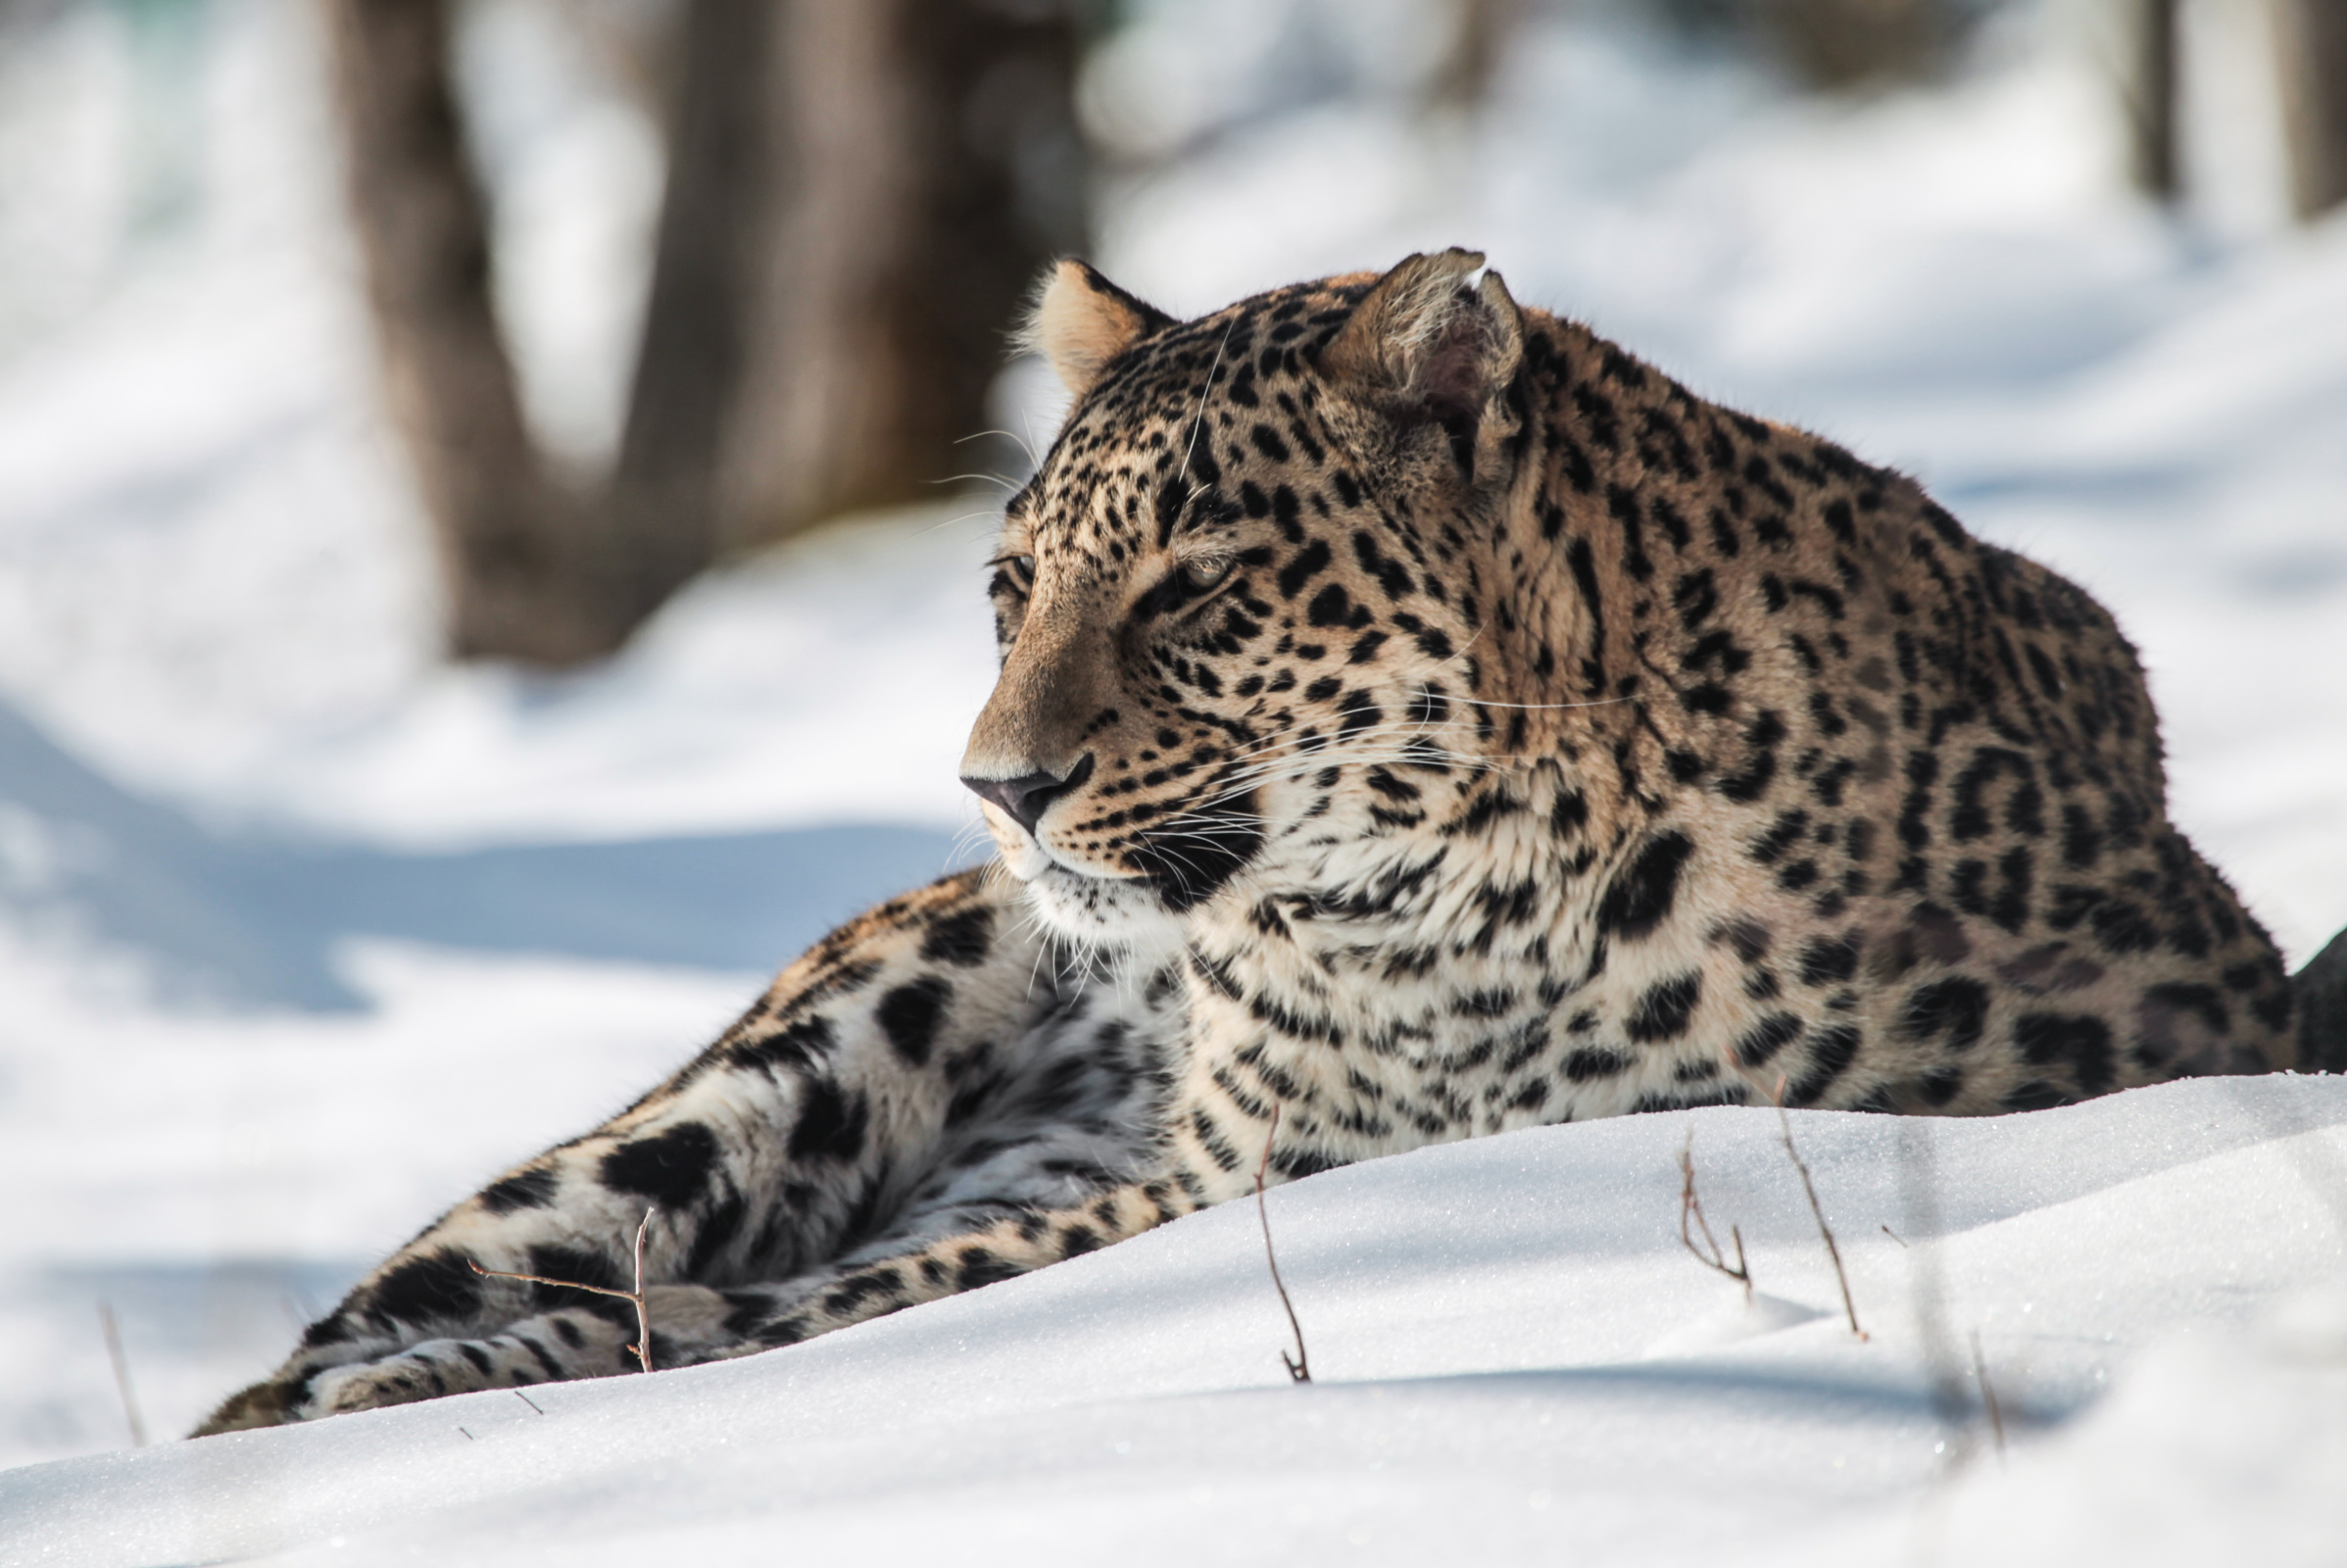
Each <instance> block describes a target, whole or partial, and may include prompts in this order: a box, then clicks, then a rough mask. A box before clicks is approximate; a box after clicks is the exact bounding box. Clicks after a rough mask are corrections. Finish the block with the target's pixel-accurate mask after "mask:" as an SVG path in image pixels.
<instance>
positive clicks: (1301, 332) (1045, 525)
mask: <svg viewBox="0 0 2347 1568" xmlns="http://www.w3.org/2000/svg"><path fill="white" fill-rule="evenodd" d="M1482 261H1483V258H1482V257H1480V256H1477V255H1474V254H1472V253H1470V252H1465V251H1457V250H1453V251H1448V252H1445V253H1443V254H1442V255H1439V256H1414V257H1411V258H1410V259H1409V260H1407V261H1405V262H1403V263H1402V264H1401V265H1400V266H1398V267H1396V268H1394V270H1392V271H1391V272H1388V273H1386V274H1385V275H1384V276H1383V277H1377V276H1374V275H1369V274H1362V275H1358V276H1353V277H1341V278H1332V279H1329V280H1327V281H1325V282H1320V283H1311V284H1302V285H1298V286H1296V287H1293V288H1286V289H1280V290H1276V291H1274V292H1272V293H1268V294H1262V295H1257V296H1256V297H1254V298H1252V299H1248V300H1246V301H1243V302H1241V303H1240V304H1237V305H1234V306H1231V307H1230V308H1229V309H1227V310H1223V311H1219V312H1216V313H1215V314H1213V315H1211V316H1207V317H1204V318H1202V319H1198V320H1195V321H1189V322H1181V321H1177V320H1175V319H1172V318H1171V317H1169V316H1167V315H1165V314H1164V313H1162V312H1160V311H1157V310H1155V309H1153V308H1152V307H1150V306H1149V305H1146V304H1144V303H1143V302H1141V301H1140V300H1138V299H1135V298H1134V297H1133V296H1131V295H1130V294H1127V293H1125V292H1124V291H1123V290H1121V289H1119V288H1117V287H1116V286H1115V285H1113V284H1111V283H1109V282H1108V281H1107V280H1106V279H1105V278H1103V277H1101V276H1100V274H1099V273H1098V272H1096V271H1094V270H1092V269H1091V268H1089V267H1087V266H1085V265H1083V264H1082V263H1078V262H1063V263H1060V264H1059V265H1058V266H1057V267H1056V268H1054V269H1053V270H1051V272H1050V273H1049V274H1047V277H1046V279H1045V285H1044V288H1043V290H1042V293H1041V295H1040V303H1039V304H1038V307H1037V309H1036V312H1035V317H1034V319H1033V323H1032V326H1031V340H1032V341H1033V342H1034V343H1035V345H1036V346H1037V347H1038V348H1040V349H1041V350H1042V352H1043V353H1044V354H1045V355H1046V357H1047V358H1048V359H1049V360H1050V361H1051V364H1052V365H1053V366H1054V368H1056V369H1057V370H1058V372H1059V375H1060V376H1061V378H1062V379H1063V380H1064V381H1065V382H1066V383H1067V385H1068V388H1069V390H1070V391H1071V392H1072V393H1073V394H1074V403H1073V405H1072V407H1071V409H1070V411H1069V414H1068V417H1067V419H1066V422H1065V424H1064V426H1063V427H1062V428H1061V430H1060V432H1059V435H1058V438H1057V440H1056V441H1055V442H1054V443H1053V445H1052V447H1051V453H1050V454H1049V456H1048V457H1047V458H1046V459H1045V461H1044V463H1043V465H1042V467H1041V468H1040V470H1039V471H1038V472H1037V474H1036V475H1035V478H1034V479H1033V481H1032V482H1030V483H1029V484H1028V485H1027V486H1026V488H1025V489H1023V490H1022V491H1021V492H1020V493H1019V494H1018V495H1017V496H1016V497H1015V498H1014V499H1013V500H1012V501H1011V502H1010V504H1009V506H1008V507H1007V509H1006V511H1005V514H1004V517H1003V525H1002V544H1001V547H1000V550H999V552H998V555H997V558H996V560H995V562H994V577H993V581H992V585H991V588H990V592H991V593H992V595H993V599H994V604H995V614H996V625H997V630H998V636H999V641H1000V646H1001V652H1002V674H1001V677H1000V679H999V681H998V683H997V685H996V687H995V691H994V695H993V697H992V699H991V700H990V701H989V702H988V704H987V706H986V709H985V711H984V712H983V713H981V714H980V716H979V719H978V722H977V726H976V728H975V730H974V731H973V733H972V735H971V737H970V744H969V750H968V753H967V754H966V756H965V757H964V759H963V761H962V774H963V778H964V782H966V783H967V784H968V785H969V786H970V788H971V789H972V790H974V791H976V792H977V794H978V795H979V796H980V797H981V798H982V799H983V801H984V802H985V811H986V818H987V823H988V826H989V827H990V828H991V829H992V830H993V833H994V836H995V840H996V843H997V844H998V845H999V846H1000V847H1001V849H1002V856H1003V858H1004V860H1005V862H1006V863H1007V864H1008V866H1009V869H1010V870H1011V871H1012V873H1013V874H1015V875H1016V876H1018V877H1019V878H1020V879H1021V880H1022V881H1024V882H1026V883H1027V884H1028V886H1029V888H1030V890H1031V893H1032V895H1033V898H1034V902H1035V904H1036V907H1038V908H1039V909H1040V910H1041V911H1042V913H1043V915H1044V917H1045V919H1046V920H1047V921H1048V922H1049V923H1050V924H1051V925H1052V926H1053V927H1055V928H1057V929H1059V930H1060V931H1061V932H1063V933H1064V934H1067V935H1071V936H1077V937H1081V938H1086V939H1090V940H1096V941H1102V940H1104V941H1111V942H1114V941H1122V940H1131V939H1135V938H1138V937H1142V936H1144V935H1146V934H1149V932H1151V931H1152V930H1155V931H1159V932H1162V931H1165V930H1166V929H1168V928H1169V927H1170V926H1171V925H1173V924H1175V923H1178V922H1179V921H1180V920H1181V919H1182V918H1183V917H1184V916H1186V915H1187V914H1188V913H1189V912H1190V911H1192V910H1194V909H1198V908H1199V907H1202V906H1205V905H1206V904H1208V903H1209V901H1215V900H1218V899H1225V898H1241V899H1249V900H1252V899H1259V898H1262V897H1265V896H1281V895H1288V896H1303V897H1311V896H1319V895H1326V894H1331V893H1339V894H1341V892H1342V890H1343V888H1344V887H1345V884H1346V883H1347V882H1348V881H1350V880H1352V879H1354V878H1355V877H1357V876H1362V875H1368V874H1372V870H1373V867H1374V865H1375V864H1376V863H1378V861H1379V846H1380V845H1381V844H1384V845H1392V844H1394V843H1395V842H1396V841H1399V840H1404V839H1406V838H1407V837H1408V836H1409V835H1410V834H1411V833H1413V832H1414V831H1431V829H1429V828H1428V827H1427V823H1428V819H1429V816H1430V814H1431V812H1432V811H1434V810H1439V809H1441V807H1442V805H1443V804H1446V803H1447V802H1448V801H1449V800H1450V799H1452V798H1453V797H1454V794H1455V792H1456V791H1457V790H1458V788H1459V787H1460V786H1461V784H1462V782H1463V776H1462V773H1461V767H1462V765H1472V759H1473V758H1474V756H1475V755H1476V754H1477V753H1478V751H1479V749H1480V748H1481V747H1482V745H1483V743H1484V740H1485V738H1486V736H1487V735H1488V732H1489V730H1490V724H1491V720H1490V710H1489V708H1488V706H1487V705H1483V704H1479V703H1476V702H1472V701H1469V700H1468V699H1469V698H1470V697H1471V695H1472V694H1473V692H1474V690H1475V688H1476V686H1477V683H1478V680H1479V675H1478V664H1477V662H1478V659H1479V655H1480V654H1488V650H1479V649H1478V647H1477V643H1478V640H1479V635H1480V633H1481V631H1482V626H1481V616H1480V613H1479V609H1478V604H1479V600H1480V601H1481V602H1482V603H1484V604H1487V605H1488V604H1489V603H1490V602H1491V594H1492V590H1493V589H1494V588H1495V587H1496V586H1497V585H1496V584H1495V583H1494V582H1493V580H1492V578H1493V576H1494V575H1495V572H1497V571H1504V569H1505V564H1504V562H1501V561H1497V560H1496V558H1497V552H1496V551H1493V550H1492V549H1491V545H1490V541H1491V532H1492V529H1493V527H1494V526H1495V518H1496V516H1497V514H1498V513H1499V512H1500V510H1501V509H1503V508H1504V507H1506V506H1508V505H1509V500H1508V498H1509V496H1510V494H1511V492H1512V490H1513V488H1514V485H1515V478H1516V473H1517V469H1518V467H1519V466H1520V462H1521V457H1522V454H1521V451H1520V448H1521V441H1520V440H1519V436H1520V434H1521V432H1522V431H1523V429H1524V422H1525V420H1524V414H1523V411H1522V408H1521V406H1520V398H1519V396H1518V395H1517V393H1516V392H1515V383H1516V380H1517V374H1518V370H1519V368H1520V366H1521V364H1522V360H1523V323H1522V319H1521V318H1520V316H1519V314H1518V311H1517V308H1516V305H1515V303H1514V302H1513V301H1512V300H1511V299H1510V298H1509V297H1508V293H1507V290H1506V288H1505V286H1504V285H1503V284H1502V283H1501V282H1500V280H1499V277H1498V275H1497V274H1496V273H1491V272H1487V273H1485V274H1484V276H1483V278H1482V281H1481V283H1480V285H1478V286H1475V287H1469V286H1468V284H1467V281H1466V280H1467V278H1468V277H1469V275H1470V274H1472V273H1473V272H1474V271H1475V270H1476V269H1477V268H1479V267H1480V266H1481V265H1482ZM1388 858H1390V856H1389V857H1388Z"/></svg>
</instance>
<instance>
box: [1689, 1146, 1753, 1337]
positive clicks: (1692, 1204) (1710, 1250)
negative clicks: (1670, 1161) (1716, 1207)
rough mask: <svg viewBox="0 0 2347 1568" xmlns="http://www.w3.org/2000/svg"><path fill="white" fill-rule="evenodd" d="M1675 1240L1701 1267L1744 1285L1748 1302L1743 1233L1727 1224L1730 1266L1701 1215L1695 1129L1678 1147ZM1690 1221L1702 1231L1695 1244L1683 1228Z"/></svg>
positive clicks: (1748, 1269) (1749, 1272)
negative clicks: (1699, 1242)
mask: <svg viewBox="0 0 2347 1568" xmlns="http://www.w3.org/2000/svg"><path fill="white" fill-rule="evenodd" d="M1679 1174H1680V1178H1681V1181H1680V1185H1679V1243H1680V1245H1681V1246H1682V1247H1685V1248H1686V1249H1687V1251H1688V1252H1690V1253H1692V1254H1693V1256H1694V1259H1695V1261H1696V1262H1698V1263H1700V1264H1702V1265H1703V1266H1704V1267H1705V1268H1708V1269H1716V1270H1718V1271H1719V1272H1720V1273H1722V1274H1725V1275H1727V1276H1728V1277H1729V1278H1730V1279H1732V1280H1734V1281H1736V1284H1738V1285H1740V1286H1742V1287H1743V1288H1744V1304H1745V1305H1746V1306H1750V1305H1751V1304H1752V1269H1751V1265H1750V1264H1748V1263H1746V1262H1745V1261H1744V1233H1743V1232H1742V1231H1741V1230H1739V1229H1737V1228H1736V1226H1734V1225H1731V1226H1729V1227H1728V1239H1729V1240H1730V1241H1732V1242H1734V1243H1735V1244H1736V1262H1735V1264H1734V1265H1733V1266H1732V1265H1731V1264H1730V1263H1729V1261H1728V1254H1727V1253H1725V1252H1723V1251H1721V1250H1720V1242H1719V1238H1718V1237H1716V1236H1714V1235H1712V1234H1711V1221H1709V1220H1707V1219H1705V1218H1704V1217H1703V1200H1702V1199H1700V1198H1698V1197H1696V1196H1695V1129H1694V1128H1693V1127H1691V1126H1690V1127H1688V1128H1687V1144H1686V1146H1685V1147H1684V1148H1682V1149H1681V1150H1680V1151H1679ZM1690 1221H1692V1223H1693V1225H1694V1227H1695V1229H1696V1230H1699V1231H1701V1232H1702V1233H1703V1245H1702V1246H1701V1247H1697V1246H1696V1245H1695V1239H1694V1237H1693V1236H1692V1235H1691V1234H1689V1232H1688V1230H1687V1226H1688V1223H1689V1222H1690Z"/></svg>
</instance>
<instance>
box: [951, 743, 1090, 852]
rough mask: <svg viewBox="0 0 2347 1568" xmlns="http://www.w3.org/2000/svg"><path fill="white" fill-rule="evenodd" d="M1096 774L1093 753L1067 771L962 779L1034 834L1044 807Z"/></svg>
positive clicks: (982, 798)
mask: <svg viewBox="0 0 2347 1568" xmlns="http://www.w3.org/2000/svg"><path fill="white" fill-rule="evenodd" d="M1090 777H1092V754H1091V753H1090V752H1086V753H1085V754H1084V760H1082V761H1080V762H1078V763H1077V764H1076V765H1075V766H1074V767H1071V768H1069V769H1068V770H1067V772H1066V774H1065V775H1063V776H1062V775H1056V774H1051V773H1022V774H1020V775H1019V776H1018V777H1017V778H967V777H965V778H963V779H962V781H961V782H962V783H964V784H966V785H968V786H969V787H970V792H971V793H972V794H974V795H976V796H977V797H978V798H979V799H980V800H982V801H992V802H994V803H995V804H996V805H997V806H999V807H1001V808H1002V809H1003V810H1005V811H1007V812H1009V813H1010V819H1011V820H1012V821H1014V822H1016V823H1017V824H1018V825H1019V826H1021V827H1023V828H1025V829H1026V830H1027V833H1028V835H1029V836H1030V837H1032V836H1033V835H1034V833H1035V826H1036V824H1037V823H1039V822H1041V821H1042V820H1043V813H1044V811H1045V810H1046V809H1048V808H1049V807H1050V806H1051V803H1052V802H1053V801H1055V800H1057V799H1059V798H1060V797H1061V796H1062V795H1068V794H1072V793H1074V792H1075V791H1076V790H1078V789H1081V788H1082V787H1083V784H1084V781H1085V780H1086V779H1088V778H1090Z"/></svg>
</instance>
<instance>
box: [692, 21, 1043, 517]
mask: <svg viewBox="0 0 2347 1568" xmlns="http://www.w3.org/2000/svg"><path fill="white" fill-rule="evenodd" d="M1073 11H1074V7H1073V6H1072V5H1071V4H1068V3H1065V0H790V3H789V4H787V5H782V6H779V7H777V8H776V19H777V20H776V28H775V36H774V39H773V47H774V50H775V56H774V58H775V60H776V62H777V71H776V75H777V80H778V90H777V91H776V92H775V93H774V94H773V95H772V96H771V97H770V99H769V103H770V104H771V105H772V107H773V111H774V112H773V114H772V115H771V117H770V121H769V123H768V127H767V140H766V150H765V155H764V156H765V159H766V162H767V167H768V170H769V172H770V176H771V178H772V181H773V184H772V187H771V188H772V191H773V193H774V196H775V198H776V200H775V205H774V208H773V215H774V216H773V226H772V230H771V237H770V238H769V239H768V240H767V241H766V242H765V243H764V244H763V245H762V246H761V247H759V256H760V259H761V268H762V271H761V276H760V277H759V279H758V284H757V285H756V298H755V301H754V304H753V323H754V325H753V337H752V343H753V349H752V352H751V355H750V357H749V359H748V361H747V363H746V366H745V368H744V384H743V386H742V390H741V398H740V401H739V402H738V404H737V405H736V407H735V409H734V411H733V418H732V420H731V422H730V425H729V428H728V430H727V433H726V445H725V452H724V456H723V459H722V462H721V465H720V475H721V477H720V508H721V513H722V516H723V524H724V525H723V529H722V533H721V538H720V543H721V545H722V546H724V547H726V548H739V547H743V546H749V545H755V544H760V543H764V542H766V541H769V540H775V539H780V538H784V537H786V536H788V535H790V534H792V533H795V532H797V531H798V530H800V529H802V528H804V527H806V526H807V524H809V523H811V522H815V521H817V520H819V519H821V518H823V517H826V516H829V515H834V514H837V513H840V512H844V511H849V510H853V509H856V508H859V507H870V506H881V505H888V504H893V503H901V502H906V501H914V500H921V499H926V498H931V497H935V496H937V495H938V494H939V491H938V489H937V485H938V483H939V481H941V480H944V479H947V478H949V477H951V476H953V475H955V474H957V473H961V472H964V471H967V470H968V469H970V468H971V467H972V466H982V465H983V464H984V463H985V461H986V457H985V454H984V453H983V452H982V451H979V452H973V451H972V450H970V449H968V448H957V446H956V442H957V441H959V440H960V439H961V438H964V437H967V436H971V435H974V434H976V433H978V432H979V431H980V430H981V429H982V428H983V427H984V425H985V423H986V392H987V388H988V387H989V386H990V385H991V384H992V382H993V379H994V376H995V373H996V371H997V370H998V369H999V368H1000V367H1001V365H1002V358H1003V353H1004V349H1005V347H1006V344H1007V340H1008V332H1009V330H1010V328H1011V326H1012V325H1013V324H1014V321H1015V319H1016V317H1017V315H1018V311H1019V308H1020V303H1021V301H1022V300H1023V299H1024V298H1025V294H1026V290H1027V289H1028V287H1029V286H1030V285H1031V284H1032V282H1033V281H1034V279H1035V277H1036V275H1037V273H1038V271H1039V270H1041V268H1042V266H1043V264H1044V263H1045V262H1046V261H1048V260H1050V259H1051V256H1053V255H1054V254H1057V253H1060V252H1064V251H1067V250H1072V249H1075V248H1077V247H1078V246H1080V245H1081V244H1082V242H1083V205H1082V204H1083V159H1082V152H1081V144H1080V142H1079V141H1078V138H1077V134H1076V130H1075V118H1074V108H1073V98H1074V76H1075V65H1076V46H1077V28H1076V25H1075V19H1074V16H1073V14H1072V13H1073Z"/></svg>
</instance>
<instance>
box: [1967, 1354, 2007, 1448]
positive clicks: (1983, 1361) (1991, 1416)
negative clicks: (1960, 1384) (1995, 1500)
mask: <svg viewBox="0 0 2347 1568" xmlns="http://www.w3.org/2000/svg"><path fill="white" fill-rule="evenodd" d="M1972 1372H1973V1376H1974V1377H1976V1378H1978V1379H1980V1404H1981V1406H1982V1407H1983V1408H1984V1409H1986V1410H1987V1412H1988V1430H1989V1432H1991V1433H1992V1434H1994V1436H1995V1438H1996V1456H1997V1457H1998V1458H1999V1459H2002V1458H2003V1457H2004V1456H2005V1412H2004V1408H2003V1407H2002V1406H2001V1405H1999V1404H1998V1403H1997V1402H1996V1385H1995V1384H1993V1383H1991V1382H1989V1381H1988V1358H1987V1357H1986V1356H1984V1355H1982V1354H1981V1353H1980V1330H1979V1329H1975V1330H1973V1331H1972Z"/></svg>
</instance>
